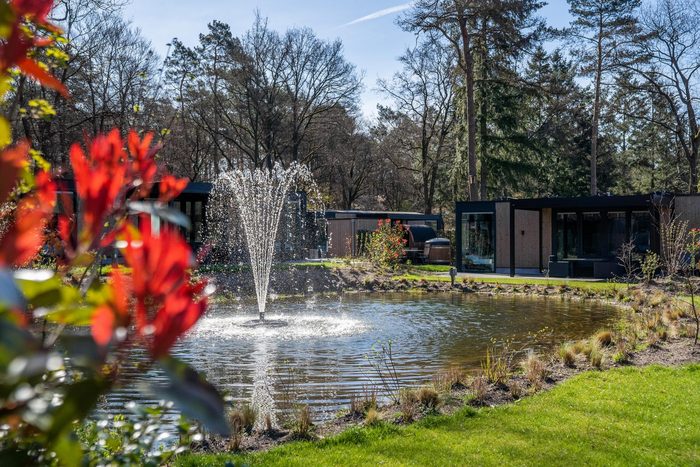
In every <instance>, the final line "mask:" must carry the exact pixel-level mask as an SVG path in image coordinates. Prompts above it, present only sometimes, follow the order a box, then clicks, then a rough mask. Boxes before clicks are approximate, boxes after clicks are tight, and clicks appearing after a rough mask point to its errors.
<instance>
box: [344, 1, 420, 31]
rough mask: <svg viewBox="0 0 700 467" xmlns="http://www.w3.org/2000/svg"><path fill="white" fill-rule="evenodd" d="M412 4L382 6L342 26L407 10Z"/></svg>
mask: <svg viewBox="0 0 700 467" xmlns="http://www.w3.org/2000/svg"><path fill="white" fill-rule="evenodd" d="M412 5H413V2H408V3H402V4H401V5H396V6H392V7H389V8H384V9H383V10H379V11H375V12H374V13H370V14H369V15H367V16H363V17H362V18H357V19H355V20H352V21H350V22H349V23H346V24H344V25H343V26H352V25H353V24H358V23H364V22H365V21H371V20H373V19H377V18H381V17H382V16H387V15H393V14H396V13H401V12H402V11H405V10H408V9H409V8H411V6H412Z"/></svg>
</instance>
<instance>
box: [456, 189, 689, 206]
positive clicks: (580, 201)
mask: <svg viewBox="0 0 700 467" xmlns="http://www.w3.org/2000/svg"><path fill="white" fill-rule="evenodd" d="M674 197H675V195H673V194H670V193H650V194H646V195H602V196H601V195H599V196H578V197H562V198H558V197H547V198H525V199H514V198H506V199H500V200H494V201H474V202H470V201H460V202H458V203H457V208H458V209H460V208H461V209H462V210H463V209H465V208H466V209H469V208H470V207H478V208H480V209H483V208H485V207H487V206H493V205H495V204H496V203H511V204H512V205H513V206H514V207H515V209H524V210H539V209H545V208H552V209H588V208H591V209H595V208H599V209H603V208H608V209H615V208H634V207H640V208H641V207H652V206H653V205H654V204H657V203H660V204H663V205H669V204H670V203H671V201H672V200H673V198H674Z"/></svg>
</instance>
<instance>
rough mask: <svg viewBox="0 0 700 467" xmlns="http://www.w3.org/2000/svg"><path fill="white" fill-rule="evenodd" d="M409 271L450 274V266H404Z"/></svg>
mask: <svg viewBox="0 0 700 467" xmlns="http://www.w3.org/2000/svg"><path fill="white" fill-rule="evenodd" d="M406 268H407V269H408V270H409V271H419V272H450V269H452V266H450V265H448V264H413V265H411V266H406Z"/></svg>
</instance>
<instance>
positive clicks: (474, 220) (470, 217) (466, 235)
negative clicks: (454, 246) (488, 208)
mask: <svg viewBox="0 0 700 467" xmlns="http://www.w3.org/2000/svg"><path fill="white" fill-rule="evenodd" d="M493 217H494V216H493V214H492V213H463V214H462V265H463V266H464V269H466V270H469V271H488V272H493V271H494V270H495V269H494V267H495V262H496V261H495V248H494V221H493Z"/></svg>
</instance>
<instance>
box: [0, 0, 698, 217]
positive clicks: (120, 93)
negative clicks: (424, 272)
mask: <svg viewBox="0 0 700 467" xmlns="http://www.w3.org/2000/svg"><path fill="white" fill-rule="evenodd" d="M568 4H569V9H570V12H571V13H572V17H573V21H572V23H571V24H570V25H569V27H567V28H565V29H563V30H556V29H554V28H552V27H550V26H549V25H548V24H547V23H546V22H545V21H544V19H543V18H542V17H541V16H540V10H541V8H542V7H543V6H544V2H540V1H537V0H482V1H467V0H417V1H416V2H414V3H413V6H412V8H411V9H410V10H409V11H407V12H405V13H404V14H403V15H402V16H401V17H400V18H399V19H398V20H397V27H401V28H403V29H405V30H406V31H409V32H412V33H414V34H415V36H416V40H415V44H414V45H413V46H412V47H411V48H409V49H407V50H406V51H405V52H404V53H403V54H402V55H401V57H398V58H397V59H398V60H399V62H400V70H399V71H398V72H397V73H396V74H395V75H394V76H393V77H391V78H389V79H386V80H380V81H379V82H377V83H373V82H363V79H362V78H363V77H362V75H361V73H360V72H359V71H358V69H357V68H356V67H355V65H353V64H352V63H349V62H348V60H347V59H346V58H345V57H344V56H343V45H342V43H341V42H340V41H339V40H335V41H333V40H330V41H329V40H325V39H322V38H320V37H318V36H316V35H315V33H314V32H313V31H312V30H311V29H307V28H293V29H289V30H287V31H276V30H273V29H272V28H270V27H269V26H268V25H267V22H266V20H265V18H264V17H262V16H259V15H258V16H257V17H256V19H255V21H254V23H253V24H252V25H251V27H250V29H249V30H248V31H246V32H245V33H243V34H239V35H237V34H234V32H233V31H232V30H231V28H230V27H229V26H228V25H227V24H225V23H223V22H220V21H217V20H213V21H212V22H211V23H210V24H209V26H208V29H207V30H206V31H202V32H201V34H200V36H199V41H198V43H197V44H189V45H186V44H183V43H182V42H181V41H179V40H178V39H173V40H172V42H171V43H170V45H169V49H168V55H167V57H158V55H157V54H156V53H155V52H154V50H153V47H152V45H151V44H150V43H149V41H148V40H146V39H145V38H144V36H143V34H142V32H141V31H139V30H138V29H137V28H135V27H134V26H133V25H132V24H130V23H129V22H128V21H126V20H125V19H124V18H123V15H122V8H123V6H124V0H59V1H57V4H56V8H55V10H54V12H53V13H52V16H53V18H54V21H55V22H56V23H58V24H60V25H61V27H62V28H63V31H64V37H65V40H62V41H61V42H60V44H59V47H57V48H54V49H51V50H50V52H49V53H48V54H47V55H46V56H44V57H42V60H43V62H44V63H46V64H47V65H48V66H49V67H51V68H52V69H53V71H54V73H55V74H56V75H57V76H58V77H59V78H60V80H61V81H63V82H64V83H65V84H66V85H67V87H68V88H70V89H71V90H72V96H71V98H70V99H68V100H66V99H64V98H63V97H62V96H61V95H60V94H58V93H56V92H54V91H51V90H49V89H43V88H40V87H39V86H38V85H36V83H33V82H32V81H30V80H27V79H26V78H25V77H23V76H19V77H17V78H16V79H17V80H18V83H17V87H16V92H14V93H13V95H12V96H11V98H10V99H9V100H8V101H7V102H6V103H5V105H6V106H8V107H9V109H8V112H9V113H10V114H11V115H12V116H13V120H12V125H13V131H14V134H15V136H17V137H27V138H29V139H30V140H31V141H32V144H33V145H34V148H35V149H37V150H39V151H41V152H42V154H43V155H44V157H45V158H46V159H48V160H49V161H50V162H51V163H53V164H54V167H57V168H60V167H66V166H68V164H67V155H68V148H69V144H70V142H72V141H75V140H78V139H82V138H84V137H90V136H92V135H95V134H97V133H100V132H104V131H106V130H108V129H110V128H112V127H114V126H116V127H119V128H122V129H128V128H136V129H138V130H140V131H146V130H152V131H155V132H156V133H157V134H158V135H159V136H160V138H161V140H162V144H163V150H162V151H161V153H160V155H159V158H160V159H159V163H160V164H162V165H164V166H165V167H167V168H168V169H169V170H171V171H173V172H174V173H176V174H177V175H180V176H187V177H189V178H190V179H191V180H193V181H211V180H212V179H214V178H215V177H216V174H217V173H218V172H219V171H221V170H225V169H226V168H227V167H231V166H236V167H240V166H257V167H266V166H271V165H272V164H274V163H276V162H281V163H283V164H288V163H290V162H292V161H298V162H301V163H304V164H308V165H309V167H310V168H311V169H312V171H313V172H314V174H315V176H316V179H317V181H318V183H319V186H320V187H321V190H322V192H323V193H324V195H325V196H326V197H327V203H328V205H329V206H332V207H336V208H363V209H391V210H418V211H423V212H426V213H431V212H449V211H451V210H452V207H453V203H454V202H455V201H457V200H479V199H493V198H499V197H536V196H575V195H585V194H589V193H590V194H606V193H613V194H632V193H648V192H652V191H670V192H677V193H695V192H697V190H698V151H699V150H700V130H699V128H698V123H699V120H698V115H696V112H698V111H700V109H699V108H698V106H699V105H700V71H699V69H700V2H698V1H697V0H649V1H645V2H641V1H640V0H605V1H603V0H568ZM363 86H364V87H372V88H375V87H376V88H377V89H379V90H380V92H381V93H382V94H383V95H384V96H385V97H386V102H387V104H386V105H382V106H379V108H378V109H377V117H376V119H373V121H366V120H363V118H362V115H361V113H360V111H359V99H360V92H361V91H362V89H363Z"/></svg>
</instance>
